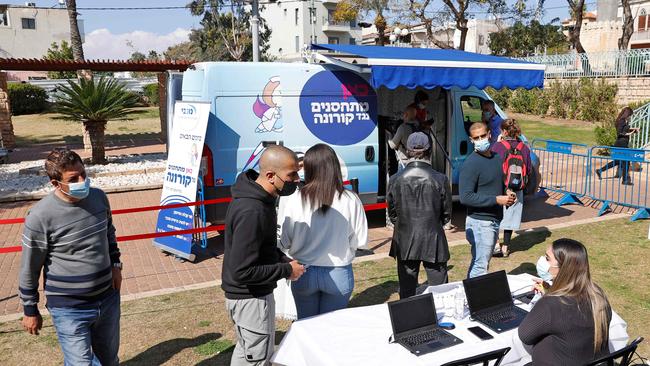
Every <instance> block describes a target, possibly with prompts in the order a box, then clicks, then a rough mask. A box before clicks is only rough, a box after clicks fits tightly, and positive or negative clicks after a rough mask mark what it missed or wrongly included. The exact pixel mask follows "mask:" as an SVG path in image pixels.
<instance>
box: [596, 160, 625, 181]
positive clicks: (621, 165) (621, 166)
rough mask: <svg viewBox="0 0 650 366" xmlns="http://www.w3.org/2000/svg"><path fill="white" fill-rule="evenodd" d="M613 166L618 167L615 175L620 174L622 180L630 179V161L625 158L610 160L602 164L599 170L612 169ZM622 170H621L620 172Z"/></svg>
mask: <svg viewBox="0 0 650 366" xmlns="http://www.w3.org/2000/svg"><path fill="white" fill-rule="evenodd" d="M613 167H618V168H617V171H616V175H618V176H620V177H621V178H622V180H623V182H629V181H631V178H630V162H629V161H626V160H613V161H610V162H609V163H607V164H605V165H603V167H602V168H600V169H599V170H600V171H601V172H605V171H607V170H609V169H612V168H613ZM621 170H622V172H621Z"/></svg>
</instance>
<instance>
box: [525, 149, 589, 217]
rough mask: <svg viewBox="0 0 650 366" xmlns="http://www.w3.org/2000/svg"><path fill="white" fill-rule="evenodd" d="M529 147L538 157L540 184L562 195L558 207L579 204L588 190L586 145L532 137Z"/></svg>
mask: <svg viewBox="0 0 650 366" xmlns="http://www.w3.org/2000/svg"><path fill="white" fill-rule="evenodd" d="M531 150H532V151H533V152H534V153H535V154H536V155H537V156H538V157H539V162H540V164H539V165H540V168H539V169H540V176H541V185H540V187H542V188H543V189H545V190H549V191H553V192H558V193H561V194H563V197H562V198H561V199H560V201H559V202H558V203H557V205H558V206H561V205H564V204H569V203H580V198H581V197H584V196H586V195H587V193H588V189H587V188H588V181H587V176H588V171H587V167H588V165H589V147H588V146H587V145H585V144H574V143H571V142H563V141H552V140H533V143H532V145H531Z"/></svg>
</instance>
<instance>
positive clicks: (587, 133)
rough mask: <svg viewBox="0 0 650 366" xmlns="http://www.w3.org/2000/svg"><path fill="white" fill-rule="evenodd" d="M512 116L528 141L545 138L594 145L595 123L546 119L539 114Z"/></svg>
mask: <svg viewBox="0 0 650 366" xmlns="http://www.w3.org/2000/svg"><path fill="white" fill-rule="evenodd" d="M509 114H512V113H509ZM513 117H514V118H515V119H516V120H517V121H518V122H519V124H520V125H521V130H522V131H523V133H524V135H525V136H526V138H527V139H528V140H529V141H533V140H535V139H546V140H556V141H567V142H576V143H582V144H587V145H596V135H595V134H594V128H595V127H596V125H595V124H591V123H589V122H580V123H571V122H567V123H562V121H561V120H552V119H551V120H547V119H542V118H540V117H539V116H533V115H522V114H517V115H516V116H513Z"/></svg>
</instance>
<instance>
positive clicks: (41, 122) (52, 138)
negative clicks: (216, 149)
mask: <svg viewBox="0 0 650 366" xmlns="http://www.w3.org/2000/svg"><path fill="white" fill-rule="evenodd" d="M138 109H139V110H141V111H143V113H141V114H136V115H134V116H133V118H134V119H133V120H131V121H109V122H108V124H107V125H106V138H107V140H128V139H135V140H149V139H156V138H158V137H159V136H160V119H159V117H158V107H147V108H138ZM54 116H56V114H54V113H45V114H30V115H22V116H13V117H12V118H11V119H12V122H13V125H14V134H15V135H16V144H17V145H18V146H19V147H25V146H29V145H32V144H51V143H60V142H66V143H69V144H70V143H81V142H82V135H81V123H80V122H76V121H63V120H56V119H53V117H54Z"/></svg>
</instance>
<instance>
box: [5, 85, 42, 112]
mask: <svg viewBox="0 0 650 366" xmlns="http://www.w3.org/2000/svg"><path fill="white" fill-rule="evenodd" d="M7 89H8V92H9V101H10V103H11V113H12V114H13V115H15V116H18V115H21V114H35V113H42V112H44V111H45V110H46V109H47V108H48V106H49V104H48V102H47V92H46V91H45V89H43V88H41V87H38V86H35V85H31V84H27V83H20V84H14V83H11V84H9V85H8V86H7Z"/></svg>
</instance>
